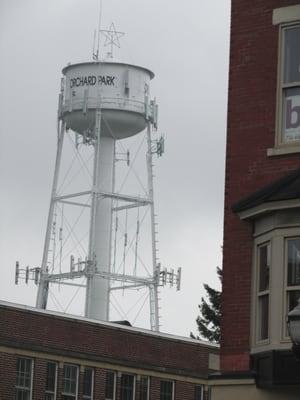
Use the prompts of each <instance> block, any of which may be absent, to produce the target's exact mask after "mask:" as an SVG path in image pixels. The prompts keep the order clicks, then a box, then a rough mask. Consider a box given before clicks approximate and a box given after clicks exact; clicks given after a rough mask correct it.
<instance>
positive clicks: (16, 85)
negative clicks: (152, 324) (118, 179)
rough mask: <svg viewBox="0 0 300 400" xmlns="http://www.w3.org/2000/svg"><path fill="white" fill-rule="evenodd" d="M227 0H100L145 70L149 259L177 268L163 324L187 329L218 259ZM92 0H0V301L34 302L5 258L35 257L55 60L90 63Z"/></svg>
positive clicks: (44, 201)
mask: <svg viewBox="0 0 300 400" xmlns="http://www.w3.org/2000/svg"><path fill="white" fill-rule="evenodd" d="M229 3H230V1H229V0H186V1H184V2H180V1H177V0H175V1H174V0H152V1H151V2H150V1H146V0H109V1H108V0H103V17H102V26H103V27H104V28H107V27H108V26H109V25H110V23H111V22H112V21H114V23H115V25H116V27H117V29H119V30H121V31H124V32H126V36H125V37H124V38H122V41H121V43H122V48H121V50H120V51H119V52H118V54H117V56H118V59H120V60H124V61H126V62H129V63H133V64H137V65H141V66H144V67H147V68H149V69H151V70H153V71H154V72H155V79H154V80H153V82H152V88H151V92H152V95H155V96H156V98H157V101H158V104H159V132H161V133H164V134H165V137H166V152H165V154H164V157H163V158H162V159H160V160H159V161H157V162H156V167H155V172H156V179H155V199H156V208H157V212H158V221H159V241H160V244H159V249H160V258H161V259H162V260H163V263H164V264H165V265H166V266H176V267H177V266H182V268H183V277H182V290H181V291H180V292H174V291H173V290H169V289H165V290H164V291H163V292H162V295H161V297H162V301H161V306H162V310H161V316H162V320H161V322H162V331H165V332H170V333H174V334H179V335H189V332H190V331H191V330H192V331H194V332H195V331H196V324H195V318H196V316H197V313H198V309H197V304H199V302H200V298H201V296H202V295H203V294H204V292H203V288H202V284H203V283H204V282H207V283H209V284H211V285H213V286H217V285H218V282H217V277H216V272H215V268H216V266H217V265H221V256H222V254H221V245H222V225H223V191H224V188H223V186H224V158H225V133H226V106H227V78H228V52H229V49H228V47H229V13H230V4H229ZM98 10H99V0H85V1H83V0H1V2H0V54H1V62H0V87H1V93H0V114H1V126H0V137H1V147H0V156H1V157H0V183H1V207H0V221H1V223H0V234H1V237H0V271H1V281H0V299H1V300H6V301H12V302H18V303H24V304H30V305H33V304H34V303H35V296H36V289H35V287H34V285H29V286H28V287H25V285H23V286H15V285H14V268H15V261H16V260H20V262H21V264H22V265H27V264H29V265H40V263H41V258H42V249H43V243H44V236H45V229H46V219H47V213H48V206H49V200H50V191H51V183H52V176H53V170H54V160H55V151H56V113H57V97H58V91H59V86H60V77H61V69H62V68H63V67H64V66H65V65H66V64H67V63H68V62H71V63H75V62H80V61H89V60H91V53H92V41H93V31H94V28H95V27H96V26H97V20H98V16H97V15H98Z"/></svg>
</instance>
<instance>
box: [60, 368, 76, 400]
mask: <svg viewBox="0 0 300 400" xmlns="http://www.w3.org/2000/svg"><path fill="white" fill-rule="evenodd" d="M78 379H79V368H78V366H77V365H71V364H65V365H64V377H63V390H62V400H74V399H76V400H77V397H78Z"/></svg>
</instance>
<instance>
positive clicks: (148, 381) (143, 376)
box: [140, 375, 150, 400]
mask: <svg viewBox="0 0 300 400" xmlns="http://www.w3.org/2000/svg"><path fill="white" fill-rule="evenodd" d="M142 378H147V400H149V399H150V376H149V375H140V383H141V380H142ZM141 397H142V395H141V384H140V399H141Z"/></svg>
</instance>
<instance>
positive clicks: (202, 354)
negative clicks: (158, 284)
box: [0, 304, 218, 400]
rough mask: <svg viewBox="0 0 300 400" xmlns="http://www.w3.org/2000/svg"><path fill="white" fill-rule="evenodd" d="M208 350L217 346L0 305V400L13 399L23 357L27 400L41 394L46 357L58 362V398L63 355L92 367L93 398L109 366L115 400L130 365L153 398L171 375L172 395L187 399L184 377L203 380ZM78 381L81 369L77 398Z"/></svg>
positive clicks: (189, 387)
mask: <svg viewBox="0 0 300 400" xmlns="http://www.w3.org/2000/svg"><path fill="white" fill-rule="evenodd" d="M209 353H214V354H216V353H218V349H217V348H216V347H213V346H210V345H203V344H200V343H195V342H193V341H191V340H189V339H186V340H184V339H179V338H176V337H174V338H169V337H168V338H167V337H163V336H162V335H155V334H151V333H150V334H149V333H148V334H147V333H146V332H143V331H140V330H134V329H130V328H126V327H122V326H118V325H115V326H111V325H109V324H105V323H103V324H102V323H100V322H88V321H86V320H83V319H76V318H65V317H63V316H58V315H53V314H51V313H43V312H38V311H36V310H34V309H30V310H28V309H22V308H18V307H17V306H12V307H11V306H8V305H7V304H6V305H1V304H0V400H9V399H12V400H13V399H14V398H15V384H16V366H17V358H18V357H24V355H25V356H26V357H30V358H32V359H33V360H34V384H33V399H32V400H39V399H42V398H44V391H45V383H46V370H47V358H48V359H50V360H52V361H56V362H58V365H59V374H58V376H59V379H58V382H59V386H58V398H57V399H58V400H60V394H61V392H62V382H63V363H64V361H62V360H64V358H65V359H66V362H68V363H73V364H76V365H78V366H81V367H83V366H85V365H92V366H93V368H94V371H95V399H99V400H101V399H102V400H104V394H105V373H106V370H107V369H108V368H109V369H110V370H114V371H116V372H117V382H118V385H117V387H118V390H117V397H116V400H118V399H119V397H120V376H121V375H120V369H121V370H122V371H123V372H124V370H125V371H126V368H128V372H127V373H133V372H132V371H134V369H136V370H138V371H139V374H141V373H142V374H143V375H151V373H152V376H151V385H150V392H151V395H150V398H151V400H159V395H160V380H161V379H170V376H172V377H176V379H175V378H174V380H175V381H176V386H175V387H176V390H175V399H178V400H179V399H180V400H192V399H194V387H195V383H192V382H190V381H189V378H190V380H191V379H192V380H194V381H195V382H197V379H199V380H201V381H203V380H204V379H206V378H207V376H208V373H209V370H208V354H209ZM28 354H29V355H28ZM72 360H73V361H72ZM99 364H100V366H99V367H98V366H97V365H99ZM101 365H105V366H101ZM141 371H142V372H141ZM143 371H144V372H143ZM118 372H119V373H118ZM172 379H173V378H172ZM82 384H83V370H82V368H81V372H80V385H79V399H81V398H82ZM138 398H139V382H138V380H137V385H136V399H138Z"/></svg>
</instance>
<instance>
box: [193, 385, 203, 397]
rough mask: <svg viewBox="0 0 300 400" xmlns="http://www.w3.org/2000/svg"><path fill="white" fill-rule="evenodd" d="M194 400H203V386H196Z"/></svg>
mask: <svg viewBox="0 0 300 400" xmlns="http://www.w3.org/2000/svg"><path fill="white" fill-rule="evenodd" d="M194 400H203V385H196V386H195V389H194Z"/></svg>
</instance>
